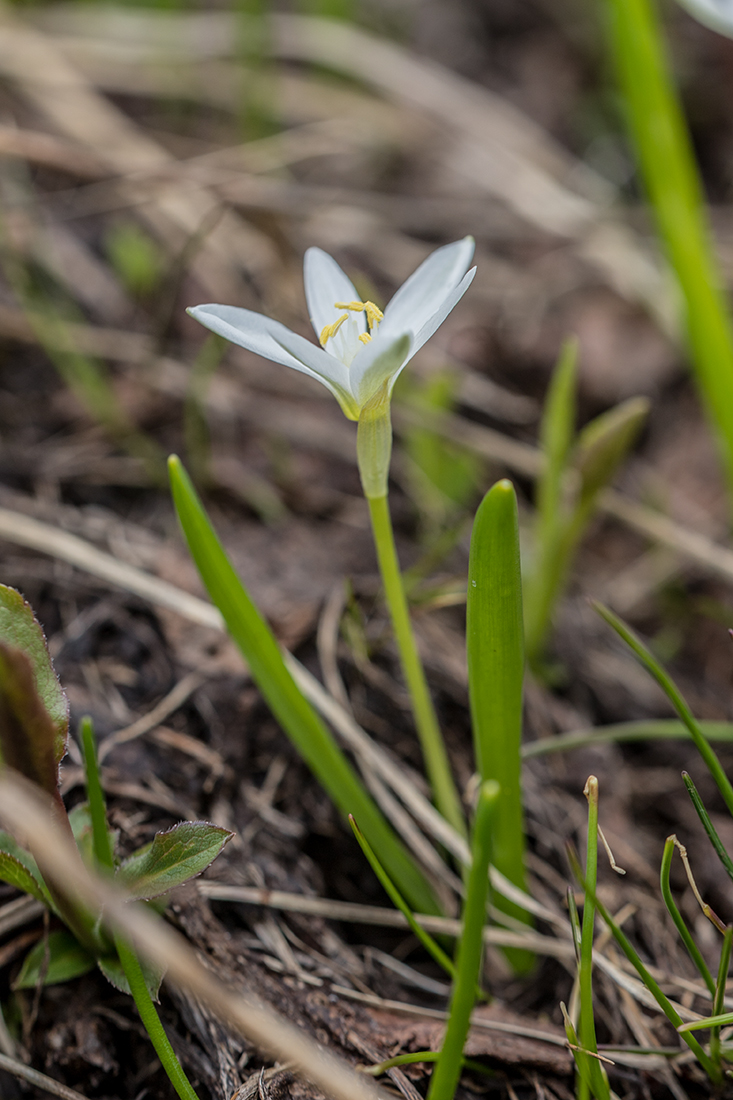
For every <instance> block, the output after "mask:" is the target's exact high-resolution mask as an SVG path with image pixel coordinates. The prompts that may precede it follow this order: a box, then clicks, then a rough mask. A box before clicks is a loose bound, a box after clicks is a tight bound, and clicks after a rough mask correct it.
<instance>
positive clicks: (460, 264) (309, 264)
mask: <svg viewBox="0 0 733 1100" xmlns="http://www.w3.org/2000/svg"><path fill="white" fill-rule="evenodd" d="M473 250H474V241H473V238H472V237H464V239H463V240H462V241H455V242H454V243H453V244H448V245H445V246H444V247H443V248H438V249H437V250H436V251H435V252H433V253H432V254H431V255H430V256H428V258H427V260H425V261H424V263H422V264H421V265H420V267H418V269H417V271H415V272H413V274H412V275H411V276H410V278H409V279H408V280H407V282H406V283H403V285H402V286H401V287H400V289H399V290H398V291H397V293H396V294H395V296H394V297H393V298H392V300H391V302H390V303H389V305H388V306H387V308H386V309H385V311H384V314H382V313H381V311H380V310H379V309H377V307H376V306H375V305H374V304H373V303H372V302H361V301H359V300H358V295H357V293H356V290H355V289H354V286H353V284H352V283H351V280H350V279H348V278H347V276H346V275H344V273H343V271H342V270H341V268H340V267H339V266H338V264H337V263H336V261H335V260H333V259H332V258H331V257H330V256H329V255H328V254H327V253H326V252H322V251H321V249H320V248H309V249H308V251H307V252H306V254H305V270H304V280H305V297H306V301H307V303H308V312H309V313H310V318H311V323H312V324H313V328H314V329H315V332H316V336H317V337H318V338H319V341H320V345H321V346H316V345H315V344H312V343H311V342H310V341H309V340H306V339H305V338H304V337H302V336H299V335H298V334H297V333H295V332H291V331H290V329H288V328H286V327H285V325H281V324H280V323H279V322H278V321H273V320H271V319H270V318H269V317H265V316H263V315H262V314H261V313H253V312H252V311H251V310H248V309H238V308H237V307H236V306H220V305H205V306H194V308H193V309H189V310H188V312H189V313H190V314H191V316H192V317H195V318H196V320H197V321H200V322H201V324H202V325H206V327H207V328H209V329H211V331H212V332H216V333H218V334H219V335H220V336H224V337H226V339H227V340H231V341H232V343H234V344H239V345H241V347H243V348H247V350H248V351H254V352H257V354H258V355H262V356H264V358H265V359H271V360H273V361H274V362H275V363H283V364H284V365H285V366H286V367H292V368H293V369H294V370H297V371H301V372H302V373H303V374H309V375H310V376H311V377H312V378H317V379H318V381H319V382H322V383H323V385H324V386H326V387H327V388H328V389H329V390H330V391H331V393H332V394H333V395H334V397H335V398H336V399H337V401H338V402H339V404H340V405H341V408H342V409H343V411H344V413H345V414H346V416H348V417H349V419H350V420H358V419H359V415H360V413H361V412H362V410H363V409H364V408H365V406H366V405H368V403H369V402H370V401H372V399H373V398H377V399H378V400H381V398H382V397H384V398H385V399H386V400H388V399H389V395H390V394H391V392H392V387H393V386H394V384H395V381H396V380H397V376H398V375H399V373H400V371H401V370H402V368H403V367H404V366H405V364H406V363H408V362H409V361H410V359H411V358H412V356H413V355H415V353H416V352H418V351H419V350H420V348H421V347H422V346H423V344H424V343H425V341H426V340H429V339H430V337H431V336H432V335H433V333H434V332H435V330H436V329H437V328H438V326H439V325H441V324H442V323H443V321H444V320H445V318H446V317H447V316H448V314H449V313H450V311H451V310H452V309H453V307H454V306H455V305H456V303H457V302H458V301H460V299H461V298H462V297H463V295H464V294H465V292H466V291H467V290H468V287H469V286H470V284H471V280H472V279H473V276H474V274H475V271H476V268H475V267H474V268H472V269H471V270H470V271H468V270H467V268H468V265H469V263H470V262H471V258H472V256H473Z"/></svg>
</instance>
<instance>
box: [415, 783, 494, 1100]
mask: <svg viewBox="0 0 733 1100" xmlns="http://www.w3.org/2000/svg"><path fill="white" fill-rule="evenodd" d="M499 794H500V792H499V786H498V784H497V783H496V782H495V781H494V780H488V781H487V782H484V783H482V784H481V787H480V789H479V797H478V805H477V807H476V818H475V821H474V827H473V837H472V841H471V855H472V860H471V868H470V870H469V873H468V882H467V884H466V901H465V905H464V907H463V934H462V935H461V938H460V941H459V943H458V954H457V957H456V980H455V983H454V985H453V993H452V995H451V1003H450V1015H449V1017H448V1026H447V1028H446V1031H445V1037H444V1039H443V1045H442V1046H441V1049H440V1057H439V1058H438V1063H437V1065H436V1067H435V1072H434V1073H433V1075H432V1077H431V1079H430V1088H429V1090H428V1100H453V1097H454V1096H455V1092H456V1087H457V1085H458V1079H459V1077H460V1075H461V1065H462V1062H463V1047H464V1045H465V1043H466V1036H467V1035H468V1029H469V1026H470V1023H471V1012H472V1011H473V1006H474V1001H475V997H476V986H477V984H478V979H479V974H480V971H481V958H482V953H483V928H484V923H485V921H486V903H487V901H488V897H489V860H490V858H491V846H492V829H493V824H494V821H495V819H496V818H495V815H496V813H497V811H498V809H499Z"/></svg>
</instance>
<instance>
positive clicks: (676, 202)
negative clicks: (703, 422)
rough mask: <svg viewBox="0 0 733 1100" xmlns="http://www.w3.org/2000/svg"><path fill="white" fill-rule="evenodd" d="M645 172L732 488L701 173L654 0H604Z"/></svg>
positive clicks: (731, 440)
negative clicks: (681, 298) (672, 73)
mask: <svg viewBox="0 0 733 1100" xmlns="http://www.w3.org/2000/svg"><path fill="white" fill-rule="evenodd" d="M606 8H607V11H608V14H609V19H608V33H609V38H610V41H611V44H612V48H613V52H614V54H615V60H616V66H617V70H618V76H619V82H620V84H621V89H622V93H623V97H624V101H625V106H626V111H627V115H628V122H629V126H630V129H631V132H632V135H633V138H634V143H635V146H636V152H637V156H638V159H639V164H640V167H641V172H642V177H643V180H644V184H645V186H646V189H647V192H648V194H649V198H650V200H651V204H652V207H653V209H654V214H655V217H656V221H657V226H658V230H659V234H660V236H661V238H662V240H663V241H664V245H665V248H666V251H667V255H668V257H669V259H670V261H671V264H672V267H673V268H674V270H675V273H676V275H677V279H678V281H679V285H680V288H681V290H682V294H683V296H684V300H685V322H686V328H687V335H688V340H689V347H690V353H691V357H692V362H693V367H694V370H695V373H696V375H697V381H698V385H699V387H700V390H701V392H702V397H703V401H704V403H705V405H706V407H707V412H708V416H709V417H710V420H711V421H712V423H713V425H714V427H715V429H716V436H717V440H718V445H719V448H720V452H721V456H722V459H723V464H724V468H725V471H726V474H727V478H728V485H729V489H730V488H731V487H733V335H732V333H731V323H730V314H729V310H728V307H727V304H726V299H725V292H724V290H723V288H724V286H725V280H724V279H723V277H722V275H721V272H720V269H719V265H718V263H717V261H716V259H715V254H714V251H713V247H712V243H711V238H710V232H709V228H708V225H707V219H706V217H705V213H704V196H703V189H702V184H701V181H700V176H699V172H698V170H697V167H696V164H695V157H694V153H693V148H692V142H691V140H690V135H689V131H688V129H687V126H686V124H685V120H684V117H683V114H682V109H681V106H680V103H679V97H678V95H677V93H676V90H675V88H674V84H673V81H672V76H671V72H670V65H669V61H668V59H667V57H666V56H665V50H664V43H663V37H662V31H661V28H660V25H659V21H658V19H657V17H656V12H655V10H654V6H653V4H652V2H651V0H606Z"/></svg>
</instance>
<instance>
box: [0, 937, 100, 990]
mask: <svg viewBox="0 0 733 1100" xmlns="http://www.w3.org/2000/svg"><path fill="white" fill-rule="evenodd" d="M94 963H95V959H94V956H93V955H90V954H89V952H88V951H85V950H84V948H83V947H82V946H81V944H80V943H79V942H78V941H77V940H75V939H74V937H73V936H72V934H71V932H66V931H61V930H59V931H58V932H51V933H50V934H49V937H48V940H47V941H44V940H39V941H38V943H37V944H35V946H34V947H32V948H31V949H30V951H29V952H28V954H27V955H26V957H25V961H24V962H23V967H22V969H21V971H20V974H19V975H18V977H17V978H16V979H15V981H14V982H13V989H34V988H35V987H36V986H37V985H38V983H39V982H40V981H42V982H43V984H44V985H58V984H59V983H60V982H70V981H71V979H72V978H78V977H80V975H82V974H87V973H88V972H89V971H90V970H91V969H92V968H93V967H94Z"/></svg>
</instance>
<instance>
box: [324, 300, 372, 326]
mask: <svg viewBox="0 0 733 1100" xmlns="http://www.w3.org/2000/svg"><path fill="white" fill-rule="evenodd" d="M333 304H334V308H335V309H350V310H351V311H352V312H354V313H362V312H364V313H366V318H367V324H368V325H369V328H370V329H371V328H376V326H377V325H378V324H379V322H380V321H383V320H384V314H383V313H382V311H381V309H380V308H379V306H375V304H374V302H334V303H333Z"/></svg>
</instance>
